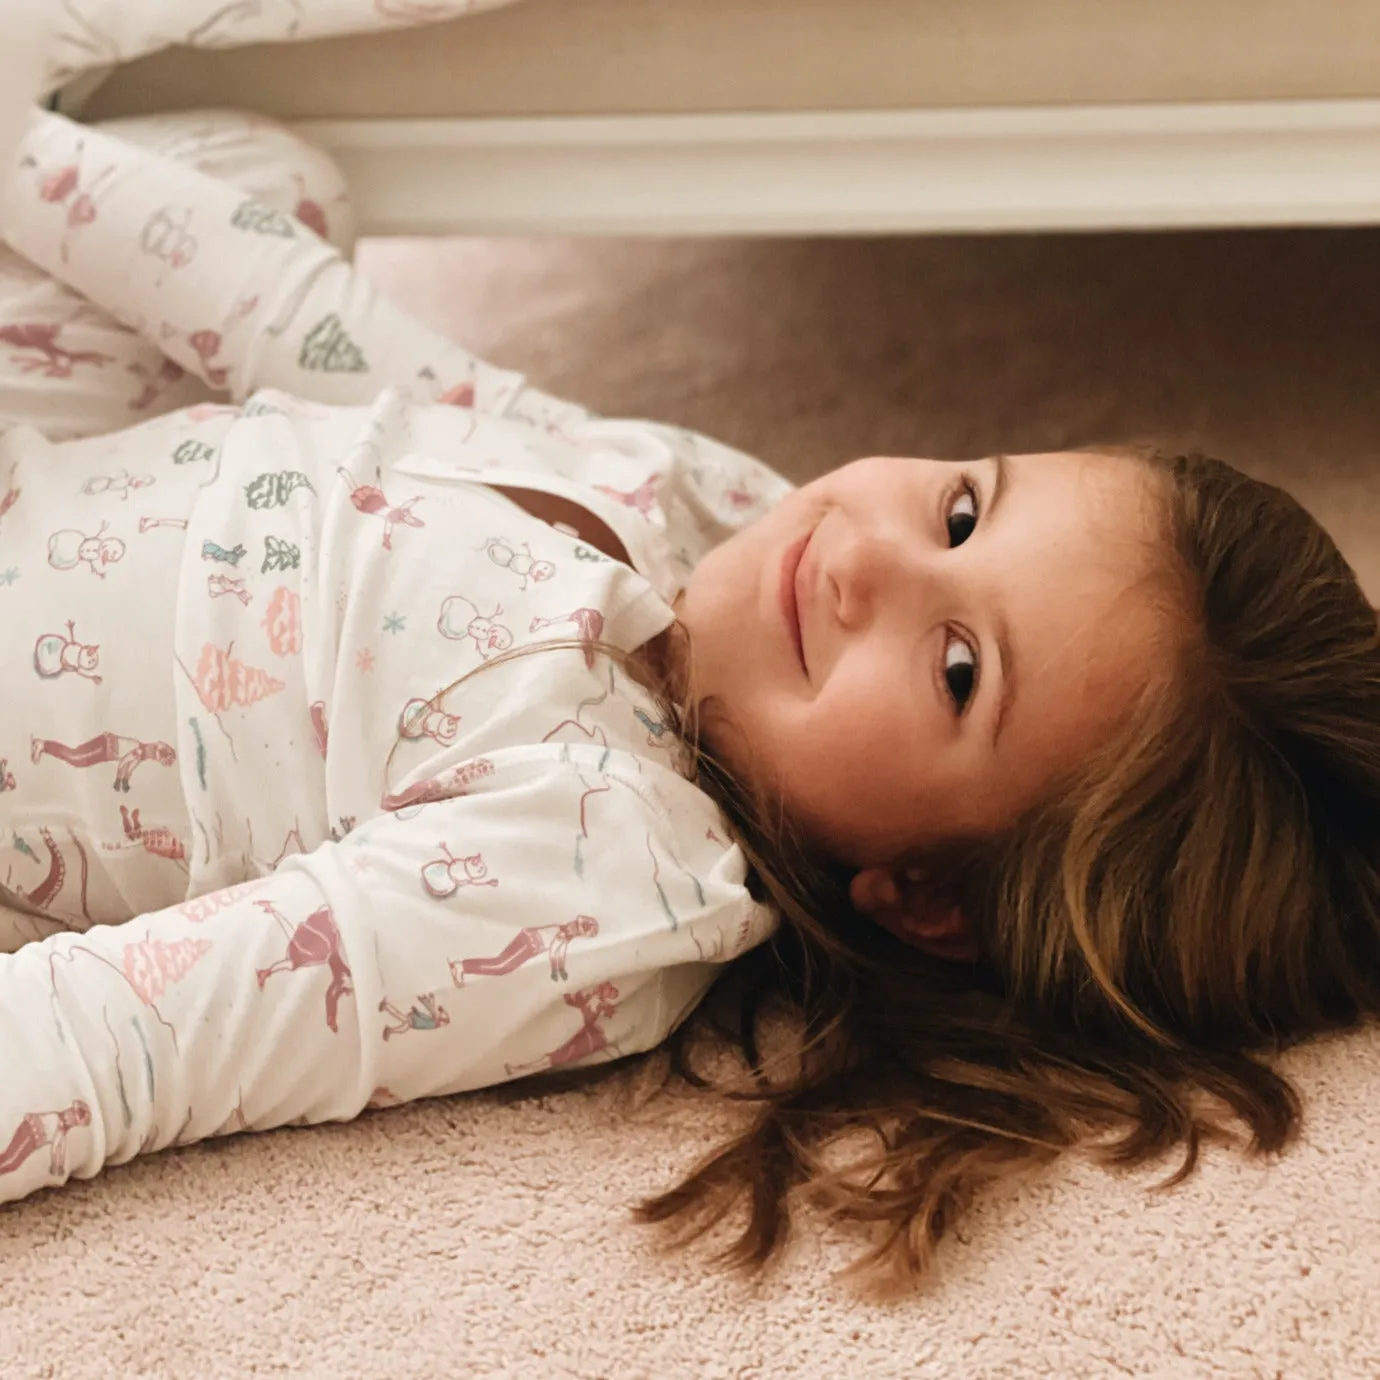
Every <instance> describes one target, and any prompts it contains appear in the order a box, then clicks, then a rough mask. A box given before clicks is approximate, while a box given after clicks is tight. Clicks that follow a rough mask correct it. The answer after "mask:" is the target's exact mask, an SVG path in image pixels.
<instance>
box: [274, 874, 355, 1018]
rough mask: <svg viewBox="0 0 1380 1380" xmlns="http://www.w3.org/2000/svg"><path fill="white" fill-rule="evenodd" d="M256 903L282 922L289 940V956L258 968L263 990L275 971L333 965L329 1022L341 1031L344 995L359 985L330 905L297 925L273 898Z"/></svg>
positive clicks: (328, 1008)
mask: <svg viewBox="0 0 1380 1380" xmlns="http://www.w3.org/2000/svg"><path fill="white" fill-rule="evenodd" d="M255 904H256V905H257V906H258V907H259V909H260V910H262V911H264V912H265V913H266V914H268V915H271V916H272V917H273V918H274V919H275V920H276V921H277V922H278V924H279V925H280V926H281V927H282V929H283V932H284V934H285V935H286V937H287V941H288V944H287V956H286V957H285V958H280V959H279V960H278V961H277V962H276V963H274V964H271V965H270V966H269V967H267V968H257V969H255V976H256V977H257V978H258V980H259V990H260V991H263V987H264V983H266V982H267V981H268V980H269V978H271V977H272V976H273V975H274V974H275V973H295V972H296V971H297V970H298V969H299V968H321V967H324V968H327V969H329V970H330V974H331V980H330V983H329V985H328V986H327V988H326V1025H327V1026H328V1027H329V1028H330V1031H331V1033H332V1034H339V1031H340V1021H339V1011H340V999H341V997H347V996H350V995H352V994H353V993H354V990H355V989H354V985H353V979H352V976H351V973H350V969H349V967H348V966H347V965H346V963H345V958H344V956H343V955H342V953H341V952H340V947H341V940H340V930H339V929H338V928H337V927H336V923H335V916H334V915H333V914H332V913H331V908H330V906H322V907H321V908H320V909H319V910H314V911H312V913H311V914H310V915H309V916H307V918H306V919H305V920H303V921H302V923H301V924H300V925H296V926H294V925H293V924H292V922H291V921H290V920H288V918H287V916H285V915H284V914H283V913H282V911H280V910H279V909H278V908H277V907H276V906H275V905H274V904H273V902H272V901H258V902H256V903H255Z"/></svg>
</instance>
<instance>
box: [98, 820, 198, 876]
mask: <svg viewBox="0 0 1380 1380" xmlns="http://www.w3.org/2000/svg"><path fill="white" fill-rule="evenodd" d="M120 819H121V820H122V821H123V823H124V827H125V838H126V839H128V840H129V841H130V842H131V843H137V844H138V845H139V846H140V847H141V848H142V849H143V850H144V852H145V853H151V854H153V856H154V857H155V858H166V859H167V860H168V861H169V862H175V863H177V865H178V866H179V867H181V868H183V869H185V868H186V866H187V848H186V845H185V844H184V843H183V842H182V840H181V839H180V838H178V837H177V835H176V834H174V833H173V831H172V830H171V829H164V828H162V827H154V828H145V827H144V825H142V824H140V823H139V811H138V810H131V809H130V808H129V806H128V805H121V806H120ZM101 847H102V848H104V849H106V850H107V851H109V852H112V853H114V852H117V851H118V850H119V849H121V848H122V847H123V845H122V844H118V843H103V844H102V845H101Z"/></svg>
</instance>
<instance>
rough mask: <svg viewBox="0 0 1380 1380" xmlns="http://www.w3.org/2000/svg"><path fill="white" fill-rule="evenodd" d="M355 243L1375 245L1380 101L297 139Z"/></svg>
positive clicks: (560, 121) (833, 115)
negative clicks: (1152, 239)
mask: <svg viewBox="0 0 1380 1380" xmlns="http://www.w3.org/2000/svg"><path fill="white" fill-rule="evenodd" d="M295 128H297V129H298V130H299V131H300V132H301V133H302V134H304V135H305V136H306V137H307V138H309V139H312V140H313V141H315V142H316V143H318V144H320V145H322V146H323V147H325V148H326V149H327V150H329V151H330V152H331V153H332V154H333V155H334V156H335V157H336V158H337V159H338V160H339V161H340V163H341V164H342V165H343V167H344V169H345V172H346V175H347V176H348V177H349V179H350V182H351V185H352V187H353V188H354V191H355V195H356V198H357V201H358V212H359V218H360V225H361V233H364V234H370V235H427V234H457V235H461V234H465V235H468V234H473V235H539V234H562V235H606V234H607V235H708V234H734V235H757V234H867V233H905V232H945V231H949V232H958V231H1013V230H1104V229H1155V228H1173V227H1189V226H1196V227H1209V226H1265V225H1355V224H1367V223H1372V224H1374V223H1380V100H1355V101H1271V102H1249V103H1239V102H1221V103H1212V104H1199V105H1177V104H1162V105H1158V104H1152V105H1125V106H1106V105H1104V106H1061V107H1009V108H1005V107H1004V108H988V109H974V110H956V109H950V110H904V111H880V112H879V111H841V112H816V113H807V114H806V113H802V114H741V115H737V114H735V115H668V116H646V115H639V116H611V117H597V118H591V117H579V118H574V117H572V118H560V117H532V118H522V119H442V120H436V119H425V120H413V119H379V120H306V121H301V122H298V123H297V124H296V125H295Z"/></svg>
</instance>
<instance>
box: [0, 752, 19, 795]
mask: <svg viewBox="0 0 1380 1380" xmlns="http://www.w3.org/2000/svg"><path fill="white" fill-rule="evenodd" d="M17 789H18V788H17V787H16V785H15V781H14V773H13V772H12V771H11V770H10V764H9V761H8V759H7V758H4V757H0V791H13V790H17Z"/></svg>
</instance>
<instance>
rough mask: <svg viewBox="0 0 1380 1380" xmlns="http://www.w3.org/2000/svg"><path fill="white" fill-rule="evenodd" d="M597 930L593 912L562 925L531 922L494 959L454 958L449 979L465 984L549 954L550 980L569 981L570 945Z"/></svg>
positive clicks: (456, 983)
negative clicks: (566, 961)
mask: <svg viewBox="0 0 1380 1380" xmlns="http://www.w3.org/2000/svg"><path fill="white" fill-rule="evenodd" d="M598 933H599V922H598V921H597V920H596V919H595V918H594V917H593V916H592V915H577V916H576V917H575V918H574V919H573V920H570V921H568V922H567V923H565V924H563V925H529V926H528V927H527V928H526V929H523V930H519V931H518V932H517V934H515V935H514V936H513V938H512V940H511V941H510V942H509V944H508V946H507V947H506V948H505V949H504V950H503V951H502V952H501V953H497V954H495V955H494V956H493V957H492V958H459V959H456V958H453V959H451V960H450V978H451V981H452V982H453V983H454V984H455V985H456V986H457V987H463V986H464V985H465V979H466V978H467V977H503V976H505V975H506V974H508V973H513V972H516V971H517V970H518V969H519V968H521V967H522V966H523V964H524V963H530V962H531V961H532V959H534V958H539V957H540V956H541V955H542V954H546V956H547V958H548V959H549V960H550V965H551V981H552V982H566V981H568V980H569V977H570V974H569V973H567V972H566V968H565V959H566V954H567V952H568V951H569V949H570V946H571V944H572V943H573V942H574V941H575V940H577V939H593V938H594V937H595V936H596V935H598Z"/></svg>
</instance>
